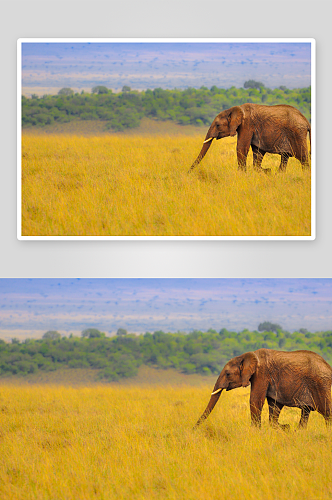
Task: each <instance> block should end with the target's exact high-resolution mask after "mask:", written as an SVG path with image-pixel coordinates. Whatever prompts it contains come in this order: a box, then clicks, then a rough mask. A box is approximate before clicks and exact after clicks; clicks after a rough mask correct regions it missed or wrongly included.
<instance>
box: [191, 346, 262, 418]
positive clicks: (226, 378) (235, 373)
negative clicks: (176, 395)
mask: <svg viewBox="0 0 332 500" xmlns="http://www.w3.org/2000/svg"><path fill="white" fill-rule="evenodd" d="M258 366H259V361H258V357H257V356H256V354H255V353H254V352H246V353H245V354H241V356H237V357H236V358H233V359H231V360H230V361H228V363H227V364H226V365H225V366H224V368H223V369H222V371H221V373H220V375H219V377H218V379H217V382H216V383H215V386H214V388H213V391H212V394H211V398H210V401H209V403H208V405H207V407H206V409H205V410H204V413H203V415H202V416H201V417H200V418H199V420H198V421H197V423H196V425H195V427H197V426H198V425H199V424H201V423H202V422H203V421H204V420H205V419H206V418H207V417H208V416H209V415H210V413H211V411H212V410H213V408H214V406H215V404H216V402H217V401H218V399H219V397H220V394H221V392H222V391H223V390H224V389H226V391H230V390H232V389H236V388H237V387H247V386H248V385H249V384H250V378H251V377H252V375H253V374H254V373H255V371H256V370H257V367H258Z"/></svg>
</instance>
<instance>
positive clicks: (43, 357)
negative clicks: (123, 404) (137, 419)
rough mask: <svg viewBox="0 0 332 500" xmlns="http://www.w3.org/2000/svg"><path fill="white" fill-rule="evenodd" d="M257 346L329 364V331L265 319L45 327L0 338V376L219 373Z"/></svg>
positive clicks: (331, 348) (108, 377)
mask: <svg viewBox="0 0 332 500" xmlns="http://www.w3.org/2000/svg"><path fill="white" fill-rule="evenodd" d="M262 347H266V348H269V349H278V350H284V351H293V350H299V349H308V350H312V351H315V352H317V353H318V354H320V355H321V356H323V357H324V358H325V359H326V360H327V361H328V362H329V363H332V330H331V331H325V332H315V333H311V332H309V331H307V330H306V329H305V328H301V329H299V331H296V332H294V333H290V332H287V331H285V330H283V329H282V328H281V327H280V325H276V324H273V323H269V322H265V323H261V324H260V325H259V326H258V330H254V331H249V330H247V329H244V330H243V331H242V332H233V331H229V330H227V329H226V328H222V329H221V330H220V331H219V332H218V331H216V330H214V329H209V330H207V331H205V332H203V331H200V330H194V331H193V332H191V333H188V334H185V333H182V332H177V333H165V332H163V331H161V330H160V331H155V332H154V333H150V332H146V333H145V334H141V335H134V334H130V333H127V331H126V330H125V329H123V328H119V330H118V332H117V335H116V336H114V337H106V335H105V334H104V333H103V332H100V331H99V330H97V329H95V328H89V329H86V330H83V332H82V334H81V337H77V336H74V335H72V334H70V335H69V336H68V337H66V336H61V335H60V334H59V333H58V332H56V331H48V332H46V333H45V334H44V335H43V338H41V339H37V340H35V339H26V340H24V341H22V342H20V341H19V340H18V339H15V338H14V339H12V341H11V343H7V342H4V341H3V340H0V376H6V375H22V376H24V375H28V374H31V373H36V372H38V371H54V370H57V369H59V368H89V369H93V370H97V373H98V377H99V378H100V379H106V380H110V381H116V380H119V379H120V378H123V377H133V376H135V375H136V374H137V370H138V368H139V367H140V366H141V365H142V364H145V365H150V366H153V367H156V368H162V369H167V368H175V369H176V370H179V371H181V372H182V373H188V374H189V373H200V374H206V375H210V374H218V373H219V372H220V371H221V369H222V368H223V366H224V365H225V363H226V362H227V361H228V360H229V359H230V358H233V357H234V356H238V355H239V354H242V353H244V352H247V351H253V350H256V349H259V348H262Z"/></svg>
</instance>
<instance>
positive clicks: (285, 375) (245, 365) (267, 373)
mask: <svg viewBox="0 0 332 500" xmlns="http://www.w3.org/2000/svg"><path fill="white" fill-rule="evenodd" d="M249 384H251V393H250V413H251V423H252V425H255V426H258V427H260V425H261V413H262V408H263V405H264V401H265V399H267V402H268V405H269V422H270V424H271V425H272V426H275V427H278V426H280V424H278V418H279V414H280V411H281V410H282V408H283V407H284V406H291V407H297V408H300V409H301V420H300V423H299V428H303V427H306V426H307V423H308V418H309V415H310V412H311V411H314V410H316V411H318V412H319V413H321V414H322V415H323V417H324V418H325V421H326V424H327V425H331V423H332V401H331V384H332V368H331V366H330V365H329V364H328V363H327V362H326V361H325V360H324V359H323V358H322V357H321V356H319V355H318V354H316V353H315V352H312V351H294V352H284V351H275V350H273V349H258V350H257V351H254V352H247V353H245V354H241V356H237V357H236V358H233V359H231V360H230V361H229V362H228V363H227V364H226V365H225V366H224V368H223V370H222V372H221V373H220V375H219V377H218V379H217V382H216V384H215V386H214V389H213V391H212V394H211V398H210V401H209V403H208V405H207V407H206V409H205V411H204V413H203V415H202V416H201V417H200V419H199V420H198V421H197V423H196V425H195V427H197V426H198V425H200V424H201V423H202V422H203V421H204V420H205V419H206V418H207V417H208V416H209V414H210V413H211V411H212V410H213V408H214V406H215V404H216V402H217V401H218V399H219V397H220V394H221V392H222V391H223V390H224V389H225V390H226V391H230V390H232V389H235V388H237V387H247V386H248V385H249ZM280 427H283V428H288V427H289V426H288V425H285V426H280Z"/></svg>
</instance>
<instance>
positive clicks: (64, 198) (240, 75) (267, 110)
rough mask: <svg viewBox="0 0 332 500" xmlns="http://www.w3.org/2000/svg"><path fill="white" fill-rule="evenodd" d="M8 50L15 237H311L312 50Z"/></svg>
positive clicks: (89, 45)
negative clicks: (13, 62)
mask: <svg viewBox="0 0 332 500" xmlns="http://www.w3.org/2000/svg"><path fill="white" fill-rule="evenodd" d="M17 49H18V51H17V64H18V71H17V75H18V77H17V78H18V80H17V110H18V111H17V115H18V116H17V136H18V146H17V147H18V186H17V195H18V196H17V198H18V200H17V203H18V219H17V237H18V239H20V240H42V239H54V240H61V239H67V240H68V239H75V240H79V239H80V240H82V239H84V240H86V239H90V240H100V239H102V240H115V239H125V240H128V239H135V240H137V239H150V240H156V239H157V240H159V239H162V240H168V239H173V240H186V239H189V240H193V239H204V240H207V239H211V240H229V239H254V240H256V239H258V240H268V239H272V240H280V239H282V240H313V239H315V236H316V224H315V217H316V212H315V175H316V162H315V133H316V131H315V40H314V39H312V38H308V39H294V38H293V39H284V38H280V39H222V38H220V39H173V38H170V39H20V40H18V43H17Z"/></svg>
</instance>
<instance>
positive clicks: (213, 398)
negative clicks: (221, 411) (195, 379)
mask: <svg viewBox="0 0 332 500" xmlns="http://www.w3.org/2000/svg"><path fill="white" fill-rule="evenodd" d="M222 390H223V389H217V390H214V391H213V392H212V394H211V397H210V401H209V402H208V405H207V407H206V408H205V410H204V412H203V415H202V416H201V417H200V418H199V419H198V420H197V422H196V424H195V426H194V429H196V427H198V426H199V425H200V424H201V423H202V422H204V420H205V419H206V418H208V416H209V415H210V413H211V411H212V410H213V408H214V407H215V405H216V403H217V401H218V399H219V398H220V394H221V393H222Z"/></svg>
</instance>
